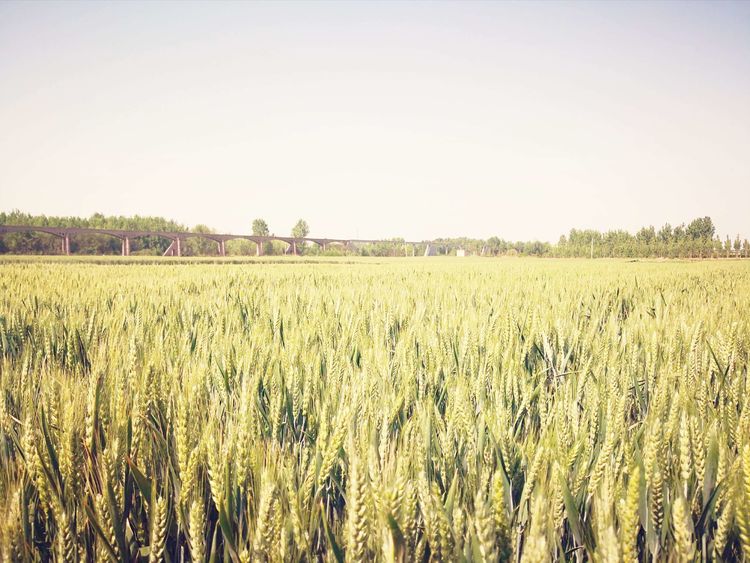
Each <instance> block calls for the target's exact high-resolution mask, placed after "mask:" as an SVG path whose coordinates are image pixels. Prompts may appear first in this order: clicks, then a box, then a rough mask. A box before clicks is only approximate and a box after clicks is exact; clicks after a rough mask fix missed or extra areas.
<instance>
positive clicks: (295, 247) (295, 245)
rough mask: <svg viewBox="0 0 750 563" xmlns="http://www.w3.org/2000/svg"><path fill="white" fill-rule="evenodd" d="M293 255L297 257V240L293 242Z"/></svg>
mask: <svg viewBox="0 0 750 563" xmlns="http://www.w3.org/2000/svg"><path fill="white" fill-rule="evenodd" d="M292 254H294V255H295V256H297V241H296V240H293V241H292Z"/></svg>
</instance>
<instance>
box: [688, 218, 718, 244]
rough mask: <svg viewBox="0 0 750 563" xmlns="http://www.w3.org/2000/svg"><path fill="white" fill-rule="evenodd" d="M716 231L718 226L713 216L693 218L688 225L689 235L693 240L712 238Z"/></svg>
mask: <svg viewBox="0 0 750 563" xmlns="http://www.w3.org/2000/svg"><path fill="white" fill-rule="evenodd" d="M715 232H716V227H714V222H713V221H712V220H711V217H700V218H698V219H693V220H692V221H690V224H689V225H688V226H687V235H688V236H689V237H690V238H691V239H693V240H697V239H707V238H712V237H713V236H714V233H715Z"/></svg>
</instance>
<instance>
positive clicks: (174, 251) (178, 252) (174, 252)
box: [162, 237, 182, 256]
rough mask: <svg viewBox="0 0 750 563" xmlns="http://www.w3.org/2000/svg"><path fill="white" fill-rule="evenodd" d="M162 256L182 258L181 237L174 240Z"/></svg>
mask: <svg viewBox="0 0 750 563" xmlns="http://www.w3.org/2000/svg"><path fill="white" fill-rule="evenodd" d="M162 256H182V247H181V246H180V239H179V237H177V238H173V239H172V244H170V245H169V246H168V247H167V249H166V250H165V251H164V254H162Z"/></svg>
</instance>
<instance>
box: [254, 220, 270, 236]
mask: <svg viewBox="0 0 750 563" xmlns="http://www.w3.org/2000/svg"><path fill="white" fill-rule="evenodd" d="M269 234H270V231H269V230H268V223H266V221H265V220H264V219H254V220H253V235H254V236H256V237H267V236H268V235H269Z"/></svg>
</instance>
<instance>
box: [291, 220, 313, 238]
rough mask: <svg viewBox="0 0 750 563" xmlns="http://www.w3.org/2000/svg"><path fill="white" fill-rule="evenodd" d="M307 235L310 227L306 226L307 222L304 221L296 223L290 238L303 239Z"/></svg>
mask: <svg viewBox="0 0 750 563" xmlns="http://www.w3.org/2000/svg"><path fill="white" fill-rule="evenodd" d="M308 234H310V227H309V226H308V224H307V221H305V220H304V219H300V220H299V221H297V223H296V224H295V225H294V228H293V229H292V236H293V237H294V238H305V237H306V236H307V235H308Z"/></svg>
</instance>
